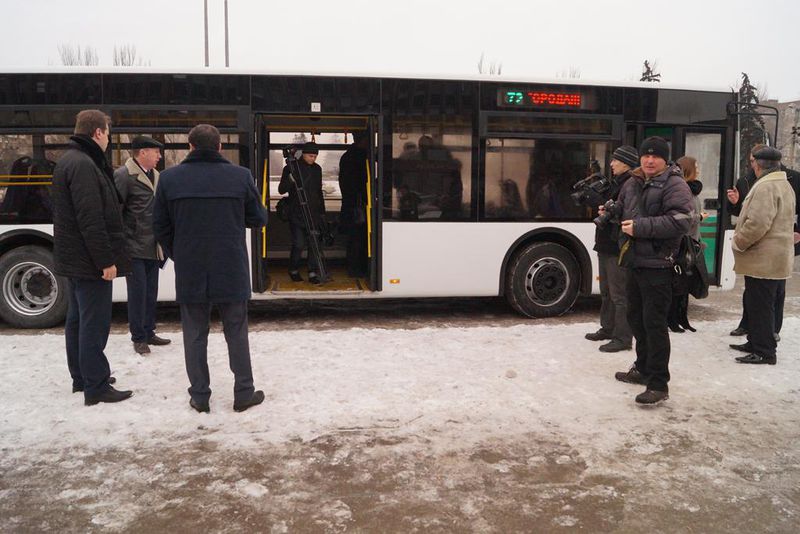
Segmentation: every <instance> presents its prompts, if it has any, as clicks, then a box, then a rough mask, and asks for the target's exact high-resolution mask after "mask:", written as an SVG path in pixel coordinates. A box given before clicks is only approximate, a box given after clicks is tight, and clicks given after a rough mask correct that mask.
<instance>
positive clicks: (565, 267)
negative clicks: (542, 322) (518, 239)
mask: <svg viewBox="0 0 800 534" xmlns="http://www.w3.org/2000/svg"><path fill="white" fill-rule="evenodd" d="M580 281H581V270H580V266H579V265H578V261H577V260H576V259H575V256H573V255H572V253H571V252H570V251H569V250H567V249H566V248H564V247H562V246H561V245H557V244H556V243H548V242H544V243H531V244H530V245H526V246H525V247H523V248H522V250H520V251H519V252H517V253H516V254H514V256H513V257H512V258H511V262H510V263H509V265H508V269H507V270H506V287H505V293H506V299H507V300H508V303H509V304H511V307H513V308H514V309H515V310H517V311H518V312H519V313H521V314H523V315H527V316H528V317H555V316H558V315H562V314H563V313H566V312H567V311H568V310H569V309H570V308H571V307H572V305H573V304H574V303H575V299H577V298H578V290H579V288H580Z"/></svg>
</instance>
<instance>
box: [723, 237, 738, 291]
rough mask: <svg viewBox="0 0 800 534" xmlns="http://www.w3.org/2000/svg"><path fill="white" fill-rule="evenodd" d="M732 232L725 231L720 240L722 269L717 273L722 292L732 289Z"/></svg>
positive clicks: (734, 281) (733, 274) (734, 274)
mask: <svg viewBox="0 0 800 534" xmlns="http://www.w3.org/2000/svg"><path fill="white" fill-rule="evenodd" d="M732 245H733V230H725V235H724V237H723V238H722V268H721V269H720V273H719V288H720V289H722V290H723V291H729V290H731V289H733V286H734V284H735V283H736V273H735V272H733V246H732Z"/></svg>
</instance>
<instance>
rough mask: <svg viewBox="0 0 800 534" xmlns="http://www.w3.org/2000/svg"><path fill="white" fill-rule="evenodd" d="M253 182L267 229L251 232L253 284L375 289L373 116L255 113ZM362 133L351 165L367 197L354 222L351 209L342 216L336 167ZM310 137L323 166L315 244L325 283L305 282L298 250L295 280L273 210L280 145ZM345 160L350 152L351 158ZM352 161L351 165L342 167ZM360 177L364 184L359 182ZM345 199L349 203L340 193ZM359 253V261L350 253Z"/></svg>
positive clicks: (283, 230) (299, 289)
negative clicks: (361, 147) (358, 159)
mask: <svg viewBox="0 0 800 534" xmlns="http://www.w3.org/2000/svg"><path fill="white" fill-rule="evenodd" d="M255 122H256V124H255V127H256V131H257V139H258V143H257V151H258V154H257V161H258V162H259V164H258V180H257V181H258V182H259V191H260V193H261V198H262V202H263V203H264V205H265V206H267V207H268V209H269V222H268V223H267V226H266V228H264V229H262V230H261V231H259V232H257V235H255V236H254V239H253V256H254V264H253V273H254V275H253V276H254V281H253V282H254V283H253V286H254V288H255V291H256V292H259V293H271V294H274V295H278V296H282V297H295V296H296V297H302V296H306V297H307V296H312V295H313V296H322V295H324V294H326V293H331V294H335V295H342V294H359V293H367V292H370V291H376V290H378V289H379V287H378V274H379V265H378V257H379V254H378V249H377V247H378V246H379V244H380V236H379V233H380V232H379V230H380V210H379V209H377V207H378V205H377V202H376V199H377V198H379V197H378V195H379V194H380V191H379V190H378V187H379V184H380V180H378V179H377V175H378V171H379V166H378V162H377V153H378V152H377V150H376V148H375V143H376V141H377V133H378V118H377V117H373V116H352V115H321V114H309V115H285V114H283V115H277V114H276V115H273V114H264V115H257V116H256V121H255ZM362 134H363V135H364V136H365V137H366V138H367V139H368V140H369V141H368V142H367V149H366V160H364V161H363V165H364V166H363V169H362V168H361V167H360V164H359V165H358V168H359V175H358V177H357V178H353V177H351V180H355V181H357V182H358V183H359V184H360V185H361V186H362V187H363V188H364V189H365V190H366V191H367V198H366V202H364V203H363V205H361V204H362V203H357V204H358V210H359V214H360V216H359V217H358V219H359V220H358V221H355V224H354V223H353V220H352V219H353V217H352V213H351V214H350V216H345V217H342V215H343V213H342V200H343V199H342V191H341V189H340V186H339V166H340V160H341V158H342V156H343V155H344V154H345V153H346V152H347V151H348V150H350V149H351V148H352V146H353V144H354V138H355V137H354V136H359V137H360V136H361V135H362ZM311 141H313V142H315V143H316V144H317V147H318V149H319V155H318V156H317V160H316V163H317V164H318V165H319V166H320V167H321V168H322V193H323V199H324V202H325V212H326V216H325V221H326V222H327V225H325V226H326V228H323V229H321V230H322V232H321V236H320V237H321V242H322V243H321V244H322V249H323V254H324V257H325V266H326V268H327V270H328V272H329V274H330V275H331V277H332V280H331V281H330V282H327V283H324V284H319V285H315V284H311V283H310V282H309V281H308V271H307V269H306V265H307V259H306V253H305V251H304V253H303V259H302V261H301V268H300V275H301V277H302V281H293V280H291V279H290V278H289V274H288V273H289V264H290V252H291V242H292V237H291V225H290V224H289V221H288V220H283V219H282V218H281V217H280V216H279V214H278V211H277V204H278V202H279V201H280V200H281V198H283V197H285V196H287V195H286V194H281V193H280V192H279V191H278V186H279V184H280V180H281V175H282V171H283V168H284V166H285V158H284V149H287V148H289V147H294V148H297V149H298V150H299V149H301V148H302V145H303V144H305V143H306V142H311ZM350 161H351V162H352V161H353V159H352V158H350ZM348 168H351V169H352V168H353V165H350V166H348ZM362 180H363V184H362V183H361V181H362ZM345 203H346V204H347V205H353V203H352V202H350V201H349V199H345ZM359 254H363V258H365V259H364V261H363V263H362V262H357V261H356V260H355V258H356V257H357V256H358V255H359Z"/></svg>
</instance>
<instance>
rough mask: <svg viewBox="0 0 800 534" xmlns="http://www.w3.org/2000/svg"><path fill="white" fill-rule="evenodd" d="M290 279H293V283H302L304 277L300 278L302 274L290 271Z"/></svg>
mask: <svg viewBox="0 0 800 534" xmlns="http://www.w3.org/2000/svg"><path fill="white" fill-rule="evenodd" d="M289 278H291V279H292V282H302V281H303V277H302V276H300V273H299V272H297V271H289Z"/></svg>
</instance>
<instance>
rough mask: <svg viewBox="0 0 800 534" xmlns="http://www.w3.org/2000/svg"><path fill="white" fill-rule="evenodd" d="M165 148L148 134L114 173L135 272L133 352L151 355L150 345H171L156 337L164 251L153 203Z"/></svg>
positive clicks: (131, 282) (131, 281) (130, 284)
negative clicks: (158, 239) (156, 229)
mask: <svg viewBox="0 0 800 534" xmlns="http://www.w3.org/2000/svg"><path fill="white" fill-rule="evenodd" d="M162 148H164V145H162V144H161V143H159V142H158V141H156V140H155V139H153V138H152V137H148V136H146V135H139V136H136V137H134V138H133V140H131V155H132V156H133V157H131V158H128V161H126V162H125V165H123V166H122V167H120V168H119V169H117V170H116V171H114V183H115V184H116V186H117V191H119V195H120V198H122V221H123V223H124V227H125V242H126V244H127V246H128V252H129V253H130V256H131V273H130V274H129V275H128V276H126V277H125V280H126V282H127V288H128V327H129V328H130V331H131V341H132V342H133V350H135V351H136V352H137V353H138V354H147V353H149V352H150V345H167V344H168V343H170V340H169V339H165V338H162V337H159V336H157V335H156V332H155V330H156V299H157V297H158V267H159V264H160V263H161V260H162V259H163V258H162V255H161V249H160V248H159V247H158V245H157V244H156V237H155V235H154V234H153V203H154V200H155V192H156V186H157V185H158V177H159V176H158V171H157V170H156V165H158V162H159V161H160V160H161V149H162Z"/></svg>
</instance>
